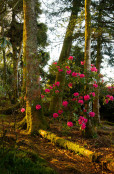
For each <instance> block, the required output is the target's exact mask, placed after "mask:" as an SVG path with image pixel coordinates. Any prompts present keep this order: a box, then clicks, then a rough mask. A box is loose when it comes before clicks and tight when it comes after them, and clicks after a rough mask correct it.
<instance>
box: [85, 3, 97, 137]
mask: <svg viewBox="0 0 114 174" xmlns="http://www.w3.org/2000/svg"><path fill="white" fill-rule="evenodd" d="M90 4H91V0H85V54H84V61H85V64H84V70H85V77H86V85H85V87H84V92H85V94H88V91H89V86H88V84H89V82H88V77H89V71H90V67H91V17H90ZM86 70H88V72H86ZM85 109H87V111H88V112H90V110H91V103H89V104H86V105H85ZM87 119H88V122H87V124H86V129H85V132H84V136H86V137H88V138H91V137H93V136H94V134H95V132H94V128H93V126H92V123H91V119H90V118H89V114H87Z"/></svg>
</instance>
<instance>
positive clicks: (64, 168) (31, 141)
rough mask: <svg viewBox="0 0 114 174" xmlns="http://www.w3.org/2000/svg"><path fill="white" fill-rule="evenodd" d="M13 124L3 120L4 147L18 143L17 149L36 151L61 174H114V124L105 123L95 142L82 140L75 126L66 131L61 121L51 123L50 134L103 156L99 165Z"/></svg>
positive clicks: (0, 126)
mask: <svg viewBox="0 0 114 174" xmlns="http://www.w3.org/2000/svg"><path fill="white" fill-rule="evenodd" d="M48 121H50V119H49V120H48ZM11 123H14V117H13V116H1V117H0V134H1V135H2V134H3V131H4V132H5V130H6V134H5V136H4V146H14V145H15V142H16V147H18V149H22V150H28V151H30V152H35V153H36V154H38V155H40V156H41V157H43V158H44V159H45V160H46V161H47V162H48V164H49V166H50V167H52V168H54V169H55V171H57V173H58V174H113V172H112V171H111V170H112V168H113V167H114V166H112V167H111V168H110V166H109V167H108V165H106V160H107V159H108V160H109V161H110V160H112V159H113V158H114V148H113V147H114V137H113V133H114V126H113V125H109V124H106V123H104V122H102V123H103V124H102V125H103V126H101V127H100V129H99V131H98V135H99V136H98V137H96V138H94V139H86V138H82V135H81V133H80V131H79V128H78V127H76V126H74V128H73V129H69V130H66V129H63V127H62V125H60V123H59V121H58V122H56V124H55V123H54V122H53V121H52V120H51V124H50V130H49V131H51V132H53V133H55V134H57V135H58V136H60V137H63V138H64V139H68V140H69V141H73V142H76V143H78V144H80V145H81V146H84V147H85V148H86V149H89V150H91V151H95V152H101V153H102V155H103V157H102V160H101V162H100V163H97V162H91V161H89V160H88V159H87V158H86V157H83V156H81V155H80V154H75V153H74V152H71V151H69V150H66V149H62V148H60V147H57V146H56V145H54V144H52V143H51V142H50V141H48V140H47V139H44V138H42V137H41V136H39V135H35V136H30V135H27V134H25V132H22V131H20V130H15V129H14V126H11ZM110 169H111V170H110Z"/></svg>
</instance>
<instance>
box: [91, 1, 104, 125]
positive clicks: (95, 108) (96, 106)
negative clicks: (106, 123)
mask: <svg viewBox="0 0 114 174" xmlns="http://www.w3.org/2000/svg"><path fill="white" fill-rule="evenodd" d="M102 3H103V2H100V4H99V6H102ZM101 22H102V11H101V9H99V15H98V38H97V59H96V68H97V70H98V71H97V72H98V74H100V66H101V61H102V55H101V46H102V43H101V42H102V41H101V36H102V32H101ZM97 83H99V81H98V82H97ZM99 108H100V106H99V88H97V89H96V96H95V100H94V102H93V111H94V112H95V125H99V124H100V112H99Z"/></svg>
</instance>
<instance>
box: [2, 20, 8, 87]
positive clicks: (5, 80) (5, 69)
mask: <svg viewBox="0 0 114 174" xmlns="http://www.w3.org/2000/svg"><path fill="white" fill-rule="evenodd" d="M1 31H2V37H3V38H4V21H3V20H2V30H1ZM2 52H3V62H4V70H3V72H4V73H3V79H4V81H3V84H4V86H5V85H6V83H7V66H6V55H5V48H3V51H2Z"/></svg>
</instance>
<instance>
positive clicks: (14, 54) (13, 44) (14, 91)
mask: <svg viewBox="0 0 114 174" xmlns="http://www.w3.org/2000/svg"><path fill="white" fill-rule="evenodd" d="M12 47H13V95H14V96H13V100H14V103H16V101H17V97H18V95H17V90H18V89H17V83H18V76H17V73H18V57H17V48H16V45H15V43H12Z"/></svg>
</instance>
